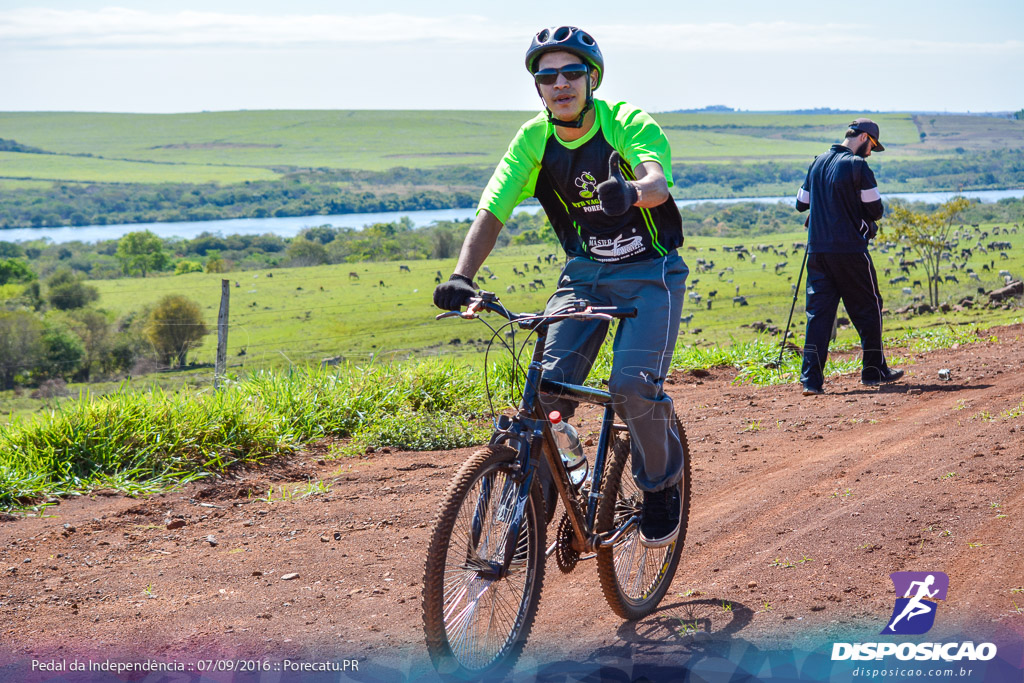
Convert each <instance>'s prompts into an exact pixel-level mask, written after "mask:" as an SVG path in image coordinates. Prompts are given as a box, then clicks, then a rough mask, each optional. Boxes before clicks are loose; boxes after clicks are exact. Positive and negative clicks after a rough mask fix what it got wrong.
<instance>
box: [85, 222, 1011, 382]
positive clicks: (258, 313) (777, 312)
mask: <svg viewBox="0 0 1024 683" xmlns="http://www.w3.org/2000/svg"><path fill="white" fill-rule="evenodd" d="M983 227H984V228H988V229H991V227H992V226H983ZM883 235H884V227H883ZM803 239H804V235H803V233H792V234H782V235H764V236H760V237H754V238H750V239H723V238H711V237H699V236H697V237H688V238H687V241H686V246H685V247H684V249H683V255H684V258H685V259H686V261H687V263H688V265H689V266H690V276H689V280H688V287H689V290H690V291H693V292H698V293H700V294H701V295H702V301H701V302H700V303H699V304H697V303H695V302H694V301H693V299H692V298H690V297H689V296H688V297H687V301H686V304H685V306H684V309H683V315H684V316H687V315H690V314H691V313H692V314H693V319H692V321H691V322H690V323H689V325H683V326H682V328H681V333H682V335H683V337H684V339H685V340H686V341H687V342H688V343H694V344H720V345H722V344H729V343H730V342H731V341H733V340H736V341H745V340H749V339H752V338H755V337H756V336H758V333H756V332H754V331H753V330H751V329H749V328H746V327H743V326H744V325H749V324H751V323H754V322H758V321H761V322H766V323H769V324H775V325H777V326H780V327H782V326H784V325H785V322H786V316H787V314H788V312H789V306H790V304H791V302H792V296H793V289H792V286H793V285H794V284H795V283H796V280H797V276H798V274H799V271H800V262H801V258H802V251H799V250H795V249H794V247H793V245H794V243H797V242H802V241H803ZM992 239H998V240H1000V241H1004V240H1005V241H1010V242H1012V243H1013V244H1014V245H1015V246H1014V248H1013V249H1011V250H1010V251H1009V252H1008V255H1009V256H1010V258H1009V259H1008V260H1003V259H1001V258H1000V256H999V254H998V253H991V254H989V255H988V256H986V257H983V256H981V255H979V256H978V257H977V258H975V259H972V260H971V265H972V266H973V267H974V269H975V270H976V271H977V273H978V275H979V277H980V282H976V281H974V280H971V279H969V278H968V277H967V275H966V274H963V273H956V275H957V277H958V279H959V280H960V282H959V284H954V283H947V284H944V285H943V287H942V289H941V290H940V291H941V294H942V300H948V301H950V302H951V303H956V302H957V301H959V300H960V299H961V298H962V297H964V296H968V295H975V294H977V291H976V290H977V287H978V286H983V287H985V288H986V289H993V288H995V287H998V286H1001V278H1000V277H999V276H998V271H999V270H1009V271H1010V272H1011V273H1014V274H1015V275H1017V276H1020V275H1021V274H1022V273H1024V234H1016V235H1014V234H1009V235H1000V236H998V237H990V238H989V240H992ZM971 242H972V243H973V239H972V240H971ZM738 244H745V245H746V246H747V247H748V249H750V250H751V252H752V253H753V254H754V256H755V260H754V262H753V263H751V261H750V260H739V259H737V257H736V255H735V254H732V253H728V252H725V251H724V250H723V248H724V247H731V246H735V245H738ZM759 244H765V245H770V246H772V247H774V248H776V249H779V250H780V254H781V253H782V250H785V252H787V253H786V255H785V256H781V255H780V256H776V255H775V254H774V253H773V252H772V251H768V252H767V253H762V252H759V251H756V250H755V247H756V246H757V245H759ZM964 244H966V241H965V242H964ZM550 252H551V249H549V248H545V247H540V246H535V247H509V248H506V249H502V250H499V251H496V252H495V253H494V254H492V255H491V257H490V259H489V260H488V261H487V266H488V267H489V268H490V269H491V271H492V272H493V273H494V275H495V276H496V279H494V280H488V281H487V283H488V288H489V289H491V290H493V291H495V292H497V293H499V294H500V296H501V298H502V300H503V301H504V302H505V303H506V305H507V306H508V307H509V308H510V309H511V310H522V311H532V310H539V309H541V308H542V307H543V305H544V302H545V301H546V299H547V296H548V295H549V294H550V292H551V291H552V290H553V287H554V283H555V279H556V275H557V273H558V272H559V266H557V265H549V264H547V263H546V262H542V263H537V257H538V256H543V255H546V254H547V253H550ZM891 256H892V257H895V260H896V261H897V262H898V260H899V257H898V256H895V254H894V253H890V254H882V253H879V252H878V251H876V252H875V253H874V255H873V259H874V262H875V266H876V268H877V271H878V278H879V282H880V286H881V290H882V295H883V299H884V305H885V306H886V307H887V308H889V309H890V310H895V309H897V308H900V307H902V306H904V305H906V304H907V303H910V302H911V301H912V298H913V296H915V295H920V294H924V293H925V290H924V288H923V287H912V289H913V294H912V295H907V294H904V293H903V287H904V286H906V284H912V282H913V280H922V281H924V274H923V270H922V269H918V270H916V271H913V272H912V275H911V278H910V279H911V282H910V283H905V284H904V283H899V284H896V285H890V284H889V282H888V281H889V278H890V277H895V276H897V275H899V272H898V269H897V266H896V265H895V264H891V263H890V262H889V257H891ZM700 258H703V259H705V260H707V261H714V263H715V266H714V268H712V269H711V270H710V272H698V270H697V259H700ZM982 258H985V261H984V263H989V262H991V261H994V262H995V265H994V268H993V269H992V271H991V272H985V271H983V270H982V264H983V261H982ZM782 262H785V263H786V264H787V265H786V266H784V267H781V268H780V269H779V271H778V274H776V270H775V265H776V264H778V263H782ZM400 265H402V264H399V263H360V264H344V265H332V266H318V267H314V268H293V269H281V270H274V271H269V272H271V273H272V274H273V276H272V277H268V276H267V275H268V271H255V272H253V271H246V272H237V273H228V274H226V275H225V276H221V275H208V274H199V273H195V274H190V275H181V276H161V277H150V278H146V279H145V280H143V279H140V278H122V279H118V280H99V281H95V282H93V283H92V284H94V285H95V286H96V287H97V288H98V289H99V291H100V295H101V298H100V301H99V305H100V306H101V307H103V308H106V309H107V310H110V311H112V312H114V313H116V314H118V315H121V314H124V313H128V312H129V311H132V310H137V309H139V308H140V307H141V306H143V305H146V304H151V303H155V302H156V301H157V300H159V299H160V298H161V297H163V296H165V295H167V294H172V293H174V294H184V295H186V296H188V297H190V298H193V299H195V300H196V301H198V302H199V303H200V305H201V306H202V308H203V309H204V310H205V311H206V317H207V324H208V326H209V327H210V329H211V330H214V329H215V325H216V317H217V311H218V307H219V301H220V291H221V287H220V280H221V278H222V277H226V278H227V279H229V280H230V282H231V300H230V306H231V317H230V332H229V347H228V357H229V365H234V366H237V367H239V368H244V370H249V369H252V368H254V367H267V366H275V367H277V366H282V365H288V364H289V363H294V364H303V363H306V362H319V361H320V359H322V358H326V357H333V356H339V355H340V356H343V357H345V358H346V359H348V360H354V361H362V360H366V359H368V358H370V356H371V355H373V356H376V357H379V356H381V355H384V356H386V357H391V358H407V357H410V356H421V355H434V354H457V355H462V356H469V357H470V358H472V357H473V356H475V355H476V354H477V353H478V351H479V350H478V349H477V348H476V347H472V346H470V347H467V345H466V342H468V341H470V340H480V339H486V338H487V337H488V336H489V333H488V331H487V330H486V328H485V327H484V326H483V325H482V324H480V323H468V322H465V321H452V320H447V321H441V322H436V321H434V319H433V317H434V315H435V314H436V313H437V311H436V310H435V309H434V308H433V305H432V304H431V302H430V293H431V291H432V290H433V287H434V279H435V277H436V274H437V272H438V271H440V272H441V273H442V275H443V276H444V277H447V274H448V273H450V272H451V270H452V268H453V266H454V260H447V261H436V260H425V261H410V262H407V263H406V264H404V265H407V266H408V268H409V272H404V271H401V270H400ZM524 265H528V266H529V268H530V274H529V275H528V276H526V277H519V276H516V275H515V274H514V273H513V268H518V269H519V270H520V271H523V270H524ZM534 266H536V267H537V268H538V269H539V272H536V271H535V269H534ZM887 268H890V269H892V272H891V274H890V275H886V273H885V271H886V269H887ZM727 269H729V270H727ZM946 272H948V273H951V274H952V273H953V271H946ZM352 274H355V275H356V276H357V277H356V278H353V277H352ZM482 274H485V273H482ZM534 279H540V280H543V281H544V287H538V288H537V291H531V290H530V289H528V288H526V287H525V286H524V285H526V284H528V283H529V282H530V281H532V280H534ZM381 282H383V283H384V286H381V285H380V283H381ZM510 285H515V290H516V291H515V292H514V293H509V292H508V291H507V289H508V287H509V286H510ZM711 291H717V293H718V294H717V296H716V297H715V300H714V303H713V305H712V309H711V310H710V311H709V310H708V309H707V307H706V301H707V298H708V295H709V293H710V292H711ZM737 293H738V294H740V295H743V296H745V297H746V299H747V301H748V302H749V305H748V306H739V305H735V304H733V302H732V297H733V296H735V295H736V294H737ZM1013 315H1014V314H1013V313H1012V312H1004V311H989V310H984V311H980V310H979V311H965V312H962V313H950V314H938V315H930V316H924V317H916V318H912V319H910V320H901V319H899V318H897V317H895V316H892V317H889V318H888V319H887V321H886V331H887V332H891V333H894V334H895V333H898V332H900V331H901V330H905V329H913V328H918V327H921V326H926V325H943V324H946V323H947V322H948V323H951V324H962V323H975V322H979V323H984V324H995V323H999V322H1006V321H1007V320H1010V319H1012V318H1013ZM794 321H795V325H794V329H795V330H797V331H798V332H799V333H800V334H802V329H803V294H802V292H801V294H800V296H799V297H798V301H797V311H796V313H795V314H794ZM697 329H700V332H699V333H697V334H694V331H695V330H697ZM454 338H458V339H460V341H461V343H459V344H453V343H452V341H451V340H452V339H454ZM856 339H857V337H856V333H855V332H854V331H853V330H852V329H847V330H842V331H841V332H840V341H841V342H855V341H856ZM215 345H216V342H215V338H214V335H213V334H212V333H211V334H210V336H209V337H207V340H206V341H205V343H204V344H203V346H202V348H200V349H198V350H197V351H196V353H195V354H194V355H195V357H196V359H197V360H198V361H199V362H203V363H210V362H213V357H214V352H215ZM243 349H244V350H245V353H244V355H239V353H240V352H241V351H242V350H243ZM244 370H243V371H244Z"/></svg>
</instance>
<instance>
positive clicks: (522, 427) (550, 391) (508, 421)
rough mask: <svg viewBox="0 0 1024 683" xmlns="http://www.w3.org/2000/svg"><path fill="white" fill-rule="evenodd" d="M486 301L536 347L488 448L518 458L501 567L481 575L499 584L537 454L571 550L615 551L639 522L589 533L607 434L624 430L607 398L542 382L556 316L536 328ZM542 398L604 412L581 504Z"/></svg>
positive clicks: (533, 321) (534, 322) (587, 311)
mask: <svg viewBox="0 0 1024 683" xmlns="http://www.w3.org/2000/svg"><path fill="white" fill-rule="evenodd" d="M482 294H484V293H482ZM490 297H491V298H490V299H488V298H487V297H482V298H481V299H480V300H479V301H480V307H481V308H485V309H487V310H491V311H493V312H496V313H499V314H500V315H502V316H504V317H506V318H508V319H509V320H510V321H513V322H519V324H520V326H522V327H524V328H526V329H533V330H535V331H536V333H537V341H536V343H535V345H534V349H533V357H532V359H531V361H530V365H529V367H528V369H527V373H526V381H525V386H524V390H523V397H522V400H521V402H520V404H519V408H518V410H517V411H516V414H515V415H514V416H512V417H509V416H507V415H501V416H500V417H499V418H498V420H497V423H496V425H495V432H494V434H493V435H492V437H491V441H490V442H491V443H492V444H505V445H508V446H511V447H514V448H515V449H516V451H517V453H518V457H517V458H516V465H515V470H516V471H514V472H513V474H512V476H511V478H512V480H513V481H516V483H518V484H519V492H518V496H517V499H516V502H515V505H514V508H513V511H514V516H513V518H512V521H511V523H510V524H509V526H508V531H507V536H506V537H505V540H504V542H505V548H504V556H503V561H502V563H501V564H500V565H498V564H497V563H488V565H489V569H487V570H484V572H483V573H484V574H487V575H490V576H492V577H494V578H501V577H504V576H505V574H506V573H507V572H508V568H509V566H510V564H511V562H512V557H513V555H514V554H515V548H516V542H517V539H518V538H519V529H520V526H521V524H522V520H523V513H524V510H525V509H526V504H527V501H528V499H529V496H530V487H531V485H532V481H533V477H534V476H535V475H536V471H537V467H538V466H539V461H538V459H537V457H536V456H535V455H534V454H535V453H536V452H537V451H538V450H539V451H540V452H541V453H543V454H544V457H546V458H547V463H548V469H549V470H550V472H551V475H552V477H553V479H554V484H555V488H556V489H557V490H558V495H559V497H560V498H561V499H562V503H563V505H564V506H565V509H566V511H567V514H568V517H569V521H570V523H571V525H572V529H573V549H574V550H576V552H579V553H585V552H588V553H592V552H596V551H597V550H598V549H599V548H602V547H607V546H611V545H614V544H615V543H616V542H617V541H618V540H619V539H620V538H621V537H622V536H623V535H624V534H626V533H627V532H628V531H629V530H630V529H631V528H632V527H633V526H634V525H636V524H638V523H639V518H638V516H635V515H634V516H633V517H631V518H630V519H629V520H627V521H626V522H625V523H624V524H622V525H621V526H620V527H618V528H616V529H614V530H612V531H609V532H605V533H603V534H600V535H599V534H596V533H594V532H593V528H594V521H595V518H596V516H597V506H598V503H599V502H600V501H601V498H602V497H603V496H602V492H601V485H602V479H603V476H604V468H605V462H606V460H607V457H608V448H609V446H610V440H611V436H612V432H613V431H626V429H627V428H626V426H625V425H622V424H615V420H614V418H615V413H614V411H613V409H612V405H611V402H612V396H611V394H610V393H608V392H607V391H602V390H600V389H594V388H591V387H586V386H583V385H579V384H568V383H563V382H556V381H553V380H549V379H546V378H545V377H544V368H543V365H542V361H543V358H544V346H545V342H546V340H547V332H548V326H549V325H550V324H551V322H553V321H554V320H555V319H557V316H554V315H553V316H546V317H543V318H540V319H539V322H538V319H537V318H534V317H530V318H529V319H528V320H518V321H517V318H516V317H515V316H513V315H512V314H511V313H509V312H508V311H507V310H506V309H505V308H504V306H502V305H501V304H500V303H499V302H497V299H496V297H494V295H493V294H491V295H490ZM578 303H579V304H581V305H580V306H578V307H577V308H578V309H579V310H578V314H580V315H590V316H593V317H597V316H603V317H602V318H600V319H608V320H611V319H612V318H613V317H629V315H630V314H629V313H622V312H618V311H617V313H618V315H616V316H613V315H611V314H607V313H603V312H599V311H600V309H597V310H596V311H595V310H594V309H593V308H592V307H590V306H589V304H587V303H586V302H578ZM474 305H475V304H474ZM474 305H471V306H470V310H469V311H467V313H466V314H463V313H455V312H450V313H445V314H442V315H441V316H438V317H439V318H441V317H448V316H450V315H452V314H455V315H460V316H461V317H475V311H474V310H473V309H474ZM632 315H636V312H635V310H634V311H632ZM562 317H567V316H562ZM541 394H547V395H552V396H557V397H563V398H568V399H571V400H574V401H580V402H584V403H591V404H595V405H600V406H603V407H604V416H603V418H602V420H601V431H600V435H599V436H598V442H597V454H596V456H595V458H594V463H593V467H592V471H591V480H590V493H589V495H588V496H587V498H586V500H583V499H582V496H581V495H580V493H578V492H577V490H576V488H575V487H574V486H573V485H572V483H571V482H570V481H569V473H568V472H567V471H566V469H565V467H564V465H563V464H562V459H561V457H560V456H559V454H558V447H557V445H556V443H555V438H554V434H553V432H552V431H551V423H550V421H549V420H548V418H547V415H545V414H544V408H543V407H542V405H541V401H540V396H541ZM491 493H492V492H490V491H486V492H485V495H484V496H482V498H481V501H480V503H478V505H483V506H484V507H486V503H487V502H488V500H489V497H490V495H491ZM480 512H481V511H480V510H478V512H477V514H478V515H479V514H480ZM476 524H477V520H476V519H474V528H475V527H476ZM476 535H477V533H476V532H474V541H477V540H478V538H476Z"/></svg>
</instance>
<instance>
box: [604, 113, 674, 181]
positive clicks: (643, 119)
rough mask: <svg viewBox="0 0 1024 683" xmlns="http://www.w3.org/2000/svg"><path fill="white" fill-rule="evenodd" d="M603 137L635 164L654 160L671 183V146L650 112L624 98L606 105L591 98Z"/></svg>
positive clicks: (632, 164) (666, 179) (634, 166)
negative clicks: (593, 101) (625, 100)
mask: <svg viewBox="0 0 1024 683" xmlns="http://www.w3.org/2000/svg"><path fill="white" fill-rule="evenodd" d="M595 104H596V106H597V114H598V116H599V117H600V119H601V127H602V128H603V129H604V131H605V138H606V139H607V140H608V142H609V143H611V146H612V147H614V148H615V149H616V150H618V152H619V154H621V155H622V156H623V158H625V160H626V161H628V162H629V165H630V166H632V167H633V168H636V167H637V166H639V165H640V164H642V163H643V162H645V161H656V162H658V163H659V164H661V168H662V170H663V171H664V172H665V181H666V182H667V183H668V186H669V187H672V185H673V181H672V149H671V148H670V147H669V144H668V138H666V137H665V133H664V132H663V131H662V130H661V126H659V125H658V123H657V121H655V120H654V119H653V118H652V117H651V115H650V114H648V113H647V112H645V111H643V110H642V109H638V108H637V107H634V106H633V105H631V104H628V103H626V102H619V103H617V104H614V105H611V106H609V105H608V103H607V102H604V101H602V100H595Z"/></svg>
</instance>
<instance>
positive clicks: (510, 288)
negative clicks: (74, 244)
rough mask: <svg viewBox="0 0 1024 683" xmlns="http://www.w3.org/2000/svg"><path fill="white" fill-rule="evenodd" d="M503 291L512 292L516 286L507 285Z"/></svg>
mask: <svg viewBox="0 0 1024 683" xmlns="http://www.w3.org/2000/svg"><path fill="white" fill-rule="evenodd" d="M505 291H506V292H508V293H509V294H511V293H512V292H514V291H516V286H515V285H509V286H508V287H506V288H505Z"/></svg>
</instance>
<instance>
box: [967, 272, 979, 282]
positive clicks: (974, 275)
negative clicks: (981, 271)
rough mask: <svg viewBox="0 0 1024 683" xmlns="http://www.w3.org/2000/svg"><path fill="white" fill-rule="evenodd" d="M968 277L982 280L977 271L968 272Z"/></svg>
mask: <svg viewBox="0 0 1024 683" xmlns="http://www.w3.org/2000/svg"><path fill="white" fill-rule="evenodd" d="M967 277H969V278H971V279H972V280H977V281H978V282H981V278H980V277H978V274H977V273H975V272H974V271H971V272H970V273H967Z"/></svg>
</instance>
